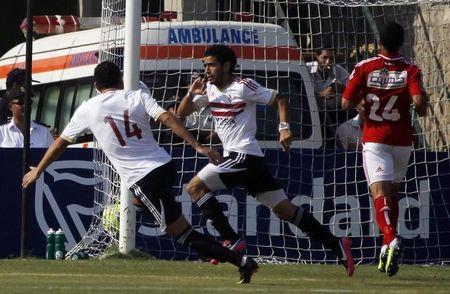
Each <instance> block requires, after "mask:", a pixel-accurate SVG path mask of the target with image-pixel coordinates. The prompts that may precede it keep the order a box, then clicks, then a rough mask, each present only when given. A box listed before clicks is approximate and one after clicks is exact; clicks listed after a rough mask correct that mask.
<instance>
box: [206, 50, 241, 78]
mask: <svg viewBox="0 0 450 294" xmlns="http://www.w3.org/2000/svg"><path fill="white" fill-rule="evenodd" d="M204 56H205V57H207V56H213V57H215V58H216V59H217V61H218V62H220V64H224V63H225V62H227V61H228V62H229V63H230V73H233V71H234V68H235V67H236V63H237V60H236V54H235V53H234V51H233V50H232V49H231V48H230V47H228V46H226V45H212V46H211V47H208V49H206V51H205V54H204Z"/></svg>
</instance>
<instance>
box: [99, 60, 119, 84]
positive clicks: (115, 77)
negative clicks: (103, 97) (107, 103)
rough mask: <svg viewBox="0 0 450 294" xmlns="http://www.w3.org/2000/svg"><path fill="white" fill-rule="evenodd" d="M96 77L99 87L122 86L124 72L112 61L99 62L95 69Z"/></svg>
mask: <svg viewBox="0 0 450 294" xmlns="http://www.w3.org/2000/svg"><path fill="white" fill-rule="evenodd" d="M94 78H95V83H96V86H97V89H99V90H101V89H108V88H116V87H120V84H121V79H122V73H121V72H120V69H119V67H118V66H117V65H116V64H114V63H112V62H111V61H103V62H101V63H99V64H98V65H97V66H96V67H95V70H94Z"/></svg>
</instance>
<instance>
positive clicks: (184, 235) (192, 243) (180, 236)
mask: <svg viewBox="0 0 450 294" xmlns="http://www.w3.org/2000/svg"><path fill="white" fill-rule="evenodd" d="M166 232H167V233H168V234H169V235H171V236H173V237H174V238H175V239H176V240H177V242H179V243H180V244H183V245H186V246H189V247H191V248H192V249H194V250H196V251H197V252H198V253H199V254H201V255H202V256H205V257H207V258H213V259H216V260H218V261H221V262H229V263H231V264H234V265H235V266H237V267H238V268H239V273H240V280H239V283H240V284H246V283H250V281H251V277H252V275H253V274H254V273H256V271H257V270H258V265H257V264H256V262H255V261H254V260H253V259H251V258H250V257H247V256H245V255H243V254H241V253H237V252H234V251H232V250H230V249H228V248H226V247H224V246H222V245H221V244H219V243H217V242H216V241H215V240H214V239H213V238H211V237H209V236H206V235H204V234H201V233H199V232H197V231H196V230H194V229H193V228H192V227H191V225H190V224H189V223H188V221H187V220H186V219H185V218H184V216H183V215H182V214H180V216H179V217H178V219H176V220H175V221H174V222H173V223H171V224H170V225H168V226H167V228H166Z"/></svg>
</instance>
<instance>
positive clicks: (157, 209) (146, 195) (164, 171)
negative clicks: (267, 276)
mask: <svg viewBox="0 0 450 294" xmlns="http://www.w3.org/2000/svg"><path fill="white" fill-rule="evenodd" d="M175 175H176V171H175V167H174V165H173V163H172V162H170V163H168V164H166V165H163V166H161V167H159V168H157V169H156V170H154V171H152V172H151V173H149V174H148V175H147V176H146V177H144V178H143V179H142V180H140V181H138V182H137V183H136V184H134V185H133V186H132V187H131V188H132V190H133V191H134V193H135V194H136V196H137V197H138V198H139V199H140V201H141V202H142V203H143V204H144V205H145V206H146V207H147V209H148V211H149V212H150V213H151V214H152V215H153V217H154V218H155V220H156V221H157V222H158V223H159V225H160V228H161V230H162V231H165V232H166V233H167V234H169V235H171V236H172V237H174V238H175V239H176V240H177V242H179V243H181V244H183V245H186V246H190V247H191V248H193V249H194V250H196V251H198V253H199V254H200V255H202V256H205V257H209V258H215V259H217V260H220V261H224V262H230V263H232V264H234V265H236V266H237V267H238V268H239V272H240V274H241V282H243V283H249V282H250V279H251V276H252V275H253V274H254V273H255V272H256V270H257V268H258V266H257V264H256V263H255V262H254V261H253V260H252V259H251V258H248V257H246V256H244V255H243V254H241V253H236V252H233V251H231V250H229V249H228V248H226V247H223V246H222V245H220V244H219V243H217V242H216V241H215V240H214V239H213V238H211V237H209V236H206V235H203V234H201V233H199V232H197V231H195V230H193V229H192V227H191V225H190V224H189V222H188V221H187V220H186V219H185V217H184V216H183V215H182V211H181V204H180V203H179V202H177V201H176V200H175V197H173V196H172V194H171V189H172V185H173V182H174V180H175Z"/></svg>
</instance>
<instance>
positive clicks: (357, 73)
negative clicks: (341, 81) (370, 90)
mask: <svg viewBox="0 0 450 294" xmlns="http://www.w3.org/2000/svg"><path fill="white" fill-rule="evenodd" d="M361 76H362V73H361V68H360V66H359V65H356V66H355V68H354V69H353V72H352V74H351V75H350V79H349V81H348V84H347V86H346V87H345V90H344V93H343V94H342V101H341V107H342V109H343V110H350V109H353V108H355V107H356V106H357V105H358V104H359V102H361V100H362V99H363V97H362V96H361V91H362V88H363V86H362V85H363V82H362V78H361Z"/></svg>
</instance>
